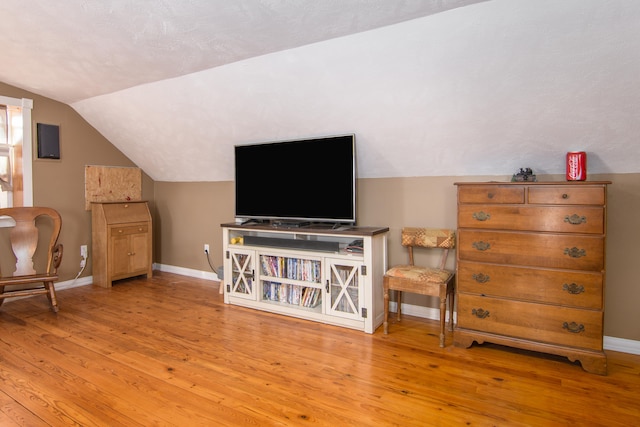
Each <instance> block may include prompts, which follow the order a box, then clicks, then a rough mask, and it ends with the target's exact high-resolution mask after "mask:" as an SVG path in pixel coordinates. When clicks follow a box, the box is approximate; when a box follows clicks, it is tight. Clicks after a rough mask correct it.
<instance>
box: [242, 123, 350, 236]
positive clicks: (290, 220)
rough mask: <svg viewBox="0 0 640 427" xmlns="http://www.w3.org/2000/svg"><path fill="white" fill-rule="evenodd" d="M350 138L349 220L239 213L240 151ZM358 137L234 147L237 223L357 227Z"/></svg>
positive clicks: (340, 136)
mask: <svg viewBox="0 0 640 427" xmlns="http://www.w3.org/2000/svg"><path fill="white" fill-rule="evenodd" d="M344 138H348V139H349V143H350V146H351V158H350V164H351V174H350V175H351V177H350V178H351V183H350V189H351V203H350V208H349V210H350V215H349V218H347V217H346V216H345V217H336V216H323V215H283V214H275V213H273V214H271V213H265V214H257V213H252V212H244V213H242V212H239V211H238V191H239V190H238V166H237V162H238V153H237V151H238V149H243V148H246V147H263V148H265V147H267V146H273V145H287V144H289V145H291V144H298V143H299V144H318V146H320V144H322V143H323V142H325V143H326V142H327V141H330V140H335V139H344ZM356 164H357V162H356V136H355V134H339V135H329V136H319V137H308V138H297V139H288V140H277V141H267V142H258V143H250V144H239V145H235V146H234V190H235V201H234V214H235V218H236V221H240V222H249V221H258V222H269V223H271V224H274V225H284V226H299V225H307V224H320V223H330V224H348V225H355V224H356V216H357V215H356V201H357V197H356V187H357V170H356Z"/></svg>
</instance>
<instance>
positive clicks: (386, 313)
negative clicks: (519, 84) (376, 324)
mask: <svg viewBox="0 0 640 427" xmlns="http://www.w3.org/2000/svg"><path fill="white" fill-rule="evenodd" d="M385 282H386V279H385ZM383 288H384V323H383V324H382V325H383V329H384V333H385V334H388V333H389V285H388V284H386V283H384V285H383Z"/></svg>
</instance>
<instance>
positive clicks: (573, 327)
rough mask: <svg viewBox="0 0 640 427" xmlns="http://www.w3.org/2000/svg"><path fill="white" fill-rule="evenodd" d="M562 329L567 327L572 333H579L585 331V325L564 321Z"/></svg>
mask: <svg viewBox="0 0 640 427" xmlns="http://www.w3.org/2000/svg"><path fill="white" fill-rule="evenodd" d="M562 329H566V330H567V331H569V332H571V333H572V334H579V333H580V332H584V325H583V324H577V323H576V322H571V323H568V322H564V323H563V324H562Z"/></svg>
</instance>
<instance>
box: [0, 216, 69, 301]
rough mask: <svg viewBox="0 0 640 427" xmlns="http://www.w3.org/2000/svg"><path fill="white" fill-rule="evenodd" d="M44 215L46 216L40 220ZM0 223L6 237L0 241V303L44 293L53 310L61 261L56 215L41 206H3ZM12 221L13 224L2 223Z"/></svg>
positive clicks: (57, 218)
mask: <svg viewBox="0 0 640 427" xmlns="http://www.w3.org/2000/svg"><path fill="white" fill-rule="evenodd" d="M46 217H48V218H49V219H48V220H44V219H43V218H46ZM41 219H42V221H41ZM36 220H38V224H36ZM0 222H1V223H2V225H3V226H2V228H0V230H2V237H5V238H6V239H5V240H6V241H2V243H0V245H1V246H0V250H1V252H0V257H1V261H2V262H1V263H0V265H1V266H2V267H4V270H5V271H1V272H0V305H2V303H3V302H4V300H5V298H10V297H19V296H29V295H39V294H46V295H47V297H48V298H49V302H50V303H51V309H52V310H53V311H54V312H57V311H58V302H57V299H56V290H55V287H54V282H56V281H57V280H58V267H59V266H60V262H61V261H62V244H59V243H57V241H58V236H59V235H60V228H61V227H62V219H61V218H60V214H59V213H58V212H57V211H55V210H54V209H51V208H43V207H19V208H4V209H0ZM13 222H15V225H13V226H12V225H5V224H8V223H11V224H12V223H13ZM34 255H36V256H35V257H34ZM6 267H12V268H14V270H13V271H8V270H11V268H9V269H8V270H7V268H6ZM7 287H9V288H10V289H6V288H7ZM25 288H26V289H25Z"/></svg>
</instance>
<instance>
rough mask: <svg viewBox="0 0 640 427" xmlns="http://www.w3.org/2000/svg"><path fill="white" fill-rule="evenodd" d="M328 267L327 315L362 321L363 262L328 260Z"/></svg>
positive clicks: (326, 275) (326, 276)
mask: <svg viewBox="0 0 640 427" xmlns="http://www.w3.org/2000/svg"><path fill="white" fill-rule="evenodd" d="M326 265H327V267H326V268H327V270H326V272H325V278H326V287H325V290H326V293H327V298H328V302H329V304H327V310H328V311H327V314H330V315H332V316H338V317H345V318H349V319H356V320H361V319H362V317H363V313H362V312H363V310H362V305H361V304H362V298H361V296H362V283H363V279H362V262H358V261H350V260H342V259H327V263H326Z"/></svg>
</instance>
